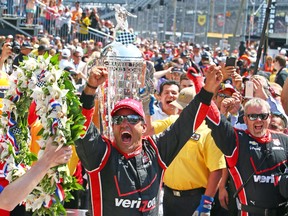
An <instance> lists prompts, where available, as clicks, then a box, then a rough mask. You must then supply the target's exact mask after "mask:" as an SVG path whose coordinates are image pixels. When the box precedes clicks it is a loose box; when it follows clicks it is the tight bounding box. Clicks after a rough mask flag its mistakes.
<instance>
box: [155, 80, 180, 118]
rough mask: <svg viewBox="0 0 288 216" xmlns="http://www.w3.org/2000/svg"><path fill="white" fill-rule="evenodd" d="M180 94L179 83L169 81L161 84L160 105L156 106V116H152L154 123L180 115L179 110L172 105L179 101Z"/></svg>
mask: <svg viewBox="0 0 288 216" xmlns="http://www.w3.org/2000/svg"><path fill="white" fill-rule="evenodd" d="M179 92H180V86H179V83H177V82H175V81H174V80H167V81H164V82H163V83H161V85H160V92H159V104H158V106H156V105H154V110H155V114H154V115H153V116H152V120H153V121H155V120H161V119H165V118H167V117H168V116H170V115H176V114H177V113H178V109H177V108H176V107H175V106H173V105H172V104H170V103H171V102H172V101H174V100H176V99H177V97H178V95H179Z"/></svg>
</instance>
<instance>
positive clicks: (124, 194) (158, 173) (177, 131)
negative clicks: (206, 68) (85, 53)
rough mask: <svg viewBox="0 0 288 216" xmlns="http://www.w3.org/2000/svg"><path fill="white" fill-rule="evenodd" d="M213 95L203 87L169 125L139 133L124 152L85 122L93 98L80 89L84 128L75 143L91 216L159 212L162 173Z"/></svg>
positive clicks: (205, 109) (186, 139) (191, 132)
mask: <svg viewBox="0 0 288 216" xmlns="http://www.w3.org/2000/svg"><path fill="white" fill-rule="evenodd" d="M212 96H213V94H211V93H209V92H207V91H205V90H204V89H202V90H201V92H200V93H199V94H198V95H196V97H195V98H194V100H193V101H192V102H191V103H190V104H189V105H188V106H187V107H186V108H185V109H184V110H183V111H182V113H181V115H180V116H179V118H178V120H177V121H176V122H175V123H174V124H173V125H172V126H171V127H170V128H169V129H167V130H166V131H165V132H163V133H162V134H161V135H159V136H153V137H143V140H142V143H143V145H142V147H141V148H140V149H138V150H136V151H135V152H133V153H131V154H125V153H123V152H121V151H120V150H119V149H117V147H116V145H115V143H114V142H112V141H110V140H108V139H107V138H105V137H103V136H101V135H100V134H99V132H98V130H97V129H96V127H95V126H94V125H93V123H92V124H90V122H91V117H92V114H93V106H94V101H93V98H92V96H89V95H85V93H84V92H83V93H82V95H81V102H82V103H83V108H82V112H83V114H84V115H85V116H86V118H87V121H86V125H89V127H88V130H87V132H86V134H85V136H84V137H83V138H82V139H79V140H77V141H76V143H75V144H76V150H77V153H78V156H79V158H80V160H81V161H82V164H83V166H84V168H85V169H86V171H87V174H88V176H89V181H90V182H89V184H90V190H91V202H92V212H93V215H94V216H100V215H101V216H102V215H104V216H111V215H117V216H137V215H147V216H148V215H149V216H156V215H158V206H159V192H160V190H161V186H162V179H163V174H164V171H165V169H166V167H167V166H168V165H169V164H170V163H171V162H172V160H173V159H174V157H175V156H176V155H177V153H178V152H179V151H180V150H181V148H182V147H183V145H184V144H185V143H186V142H187V141H188V140H189V138H190V137H191V135H192V134H193V132H194V131H195V130H196V129H197V127H199V126H200V124H201V123H202V121H203V120H204V118H205V116H206V113H207V111H208V110H209V102H208V103H207V101H210V100H211V98H212ZM91 101H92V102H91ZM200 111H201V112H200ZM196 116H197V118H196ZM194 119H197V121H194Z"/></svg>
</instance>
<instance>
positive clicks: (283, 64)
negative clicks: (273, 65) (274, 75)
mask: <svg viewBox="0 0 288 216" xmlns="http://www.w3.org/2000/svg"><path fill="white" fill-rule="evenodd" d="M275 61H277V62H279V65H280V66H281V67H286V58H285V56H282V55H277V56H276V57H275Z"/></svg>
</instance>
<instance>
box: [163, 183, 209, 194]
mask: <svg viewBox="0 0 288 216" xmlns="http://www.w3.org/2000/svg"><path fill="white" fill-rule="evenodd" d="M164 192H168V193H170V194H173V195H174V196H176V197H184V196H194V195H196V194H204V192H205V188H195V189H192V190H174V189H172V188H169V187H167V186H166V185H164Z"/></svg>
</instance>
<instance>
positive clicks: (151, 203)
mask: <svg viewBox="0 0 288 216" xmlns="http://www.w3.org/2000/svg"><path fill="white" fill-rule="evenodd" d="M115 206H117V207H122V208H136V209H139V211H141V212H145V211H149V210H151V209H153V208H155V206H156V197H154V198H153V199H151V200H141V198H138V200H130V199H119V198H115Z"/></svg>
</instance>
